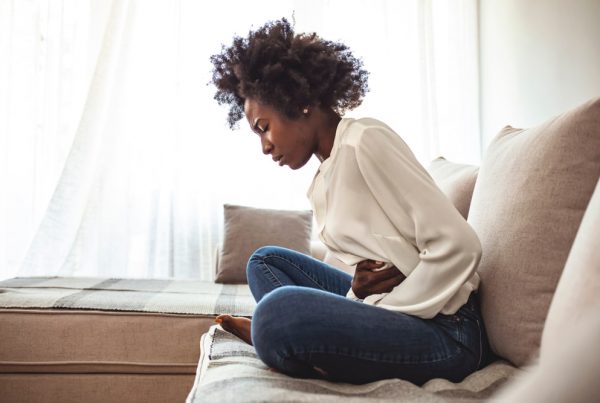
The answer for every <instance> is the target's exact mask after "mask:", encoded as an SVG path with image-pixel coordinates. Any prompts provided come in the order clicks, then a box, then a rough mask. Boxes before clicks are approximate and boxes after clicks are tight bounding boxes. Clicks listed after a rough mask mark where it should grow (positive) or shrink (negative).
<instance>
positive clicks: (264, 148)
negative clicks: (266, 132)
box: [260, 136, 273, 155]
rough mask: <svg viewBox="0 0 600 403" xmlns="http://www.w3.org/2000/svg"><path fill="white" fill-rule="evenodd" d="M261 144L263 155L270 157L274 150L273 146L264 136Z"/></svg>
mask: <svg viewBox="0 0 600 403" xmlns="http://www.w3.org/2000/svg"><path fill="white" fill-rule="evenodd" d="M260 143H261V145H262V151H263V154H265V155H268V154H270V153H271V151H272V150H273V144H271V142H270V141H269V140H267V138H266V136H263V137H262V138H261V139H260Z"/></svg>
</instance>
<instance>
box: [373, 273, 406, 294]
mask: <svg viewBox="0 0 600 403" xmlns="http://www.w3.org/2000/svg"><path fill="white" fill-rule="evenodd" d="M402 277H404V276H402ZM402 281H404V278H401V277H392V278H390V279H387V280H384V281H381V282H379V283H377V284H376V285H375V286H373V288H372V290H371V291H372V293H373V294H382V293H384V292H390V291H392V290H393V289H394V287H396V286H398V285H399V284H400V283H402Z"/></svg>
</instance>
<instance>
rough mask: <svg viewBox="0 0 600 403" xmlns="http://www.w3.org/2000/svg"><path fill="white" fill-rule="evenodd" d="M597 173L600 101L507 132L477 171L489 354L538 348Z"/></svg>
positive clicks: (522, 356) (474, 209)
mask: <svg viewBox="0 0 600 403" xmlns="http://www.w3.org/2000/svg"><path fill="white" fill-rule="evenodd" d="M599 176H600V98H599V99H594V100H591V101H589V102H587V103H585V104H583V105H581V106H579V107H578V108H575V109H573V110H571V111H568V112H566V113H564V114H562V115H560V116H558V117H556V118H554V119H551V120H549V121H548V122H545V123H543V124H541V125H539V126H537V127H533V128H531V129H515V128H512V127H510V126H507V127H505V128H504V129H503V130H502V131H501V132H500V133H499V134H498V135H497V136H496V137H495V138H494V139H493V140H492V142H491V143H490V145H489V147H488V149H487V152H486V155H485V156H484V159H483V162H482V165H481V167H480V170H479V175H478V179H477V183H476V184H475V189H474V192H473V200H472V203H471V208H470V212H469V220H468V221H469V223H470V224H471V225H472V226H473V228H474V229H475V231H476V232H477V234H478V235H479V238H480V240H481V244H482V249H483V255H482V259H481V263H480V266H479V273H480V275H481V287H480V292H481V307H482V313H483V317H484V321H485V326H486V328H487V331H488V336H489V340H490V344H491V346H492V349H493V350H494V351H495V352H496V353H497V354H499V355H500V356H502V357H504V358H507V359H509V360H510V361H512V362H513V363H515V364H516V365H523V364H525V363H526V362H528V360H530V359H532V358H533V357H535V356H536V355H537V353H538V351H539V345H540V340H541V335H542V329H543V326H544V321H545V319H546V314H547V312H548V307H549V305H550V301H551V299H552V296H553V295H554V291H555V289H556V285H557V283H558V280H559V277H560V274H561V272H562V269H563V267H564V265H565V262H566V260H567V256H568V253H569V250H570V248H571V245H572V243H573V239H574V238H575V234H576V232H577V228H578V226H579V224H580V222H581V219H582V217H583V213H584V211H585V208H586V206H587V204H588V201H589V200H590V197H591V194H592V192H593V190H594V187H595V185H596V182H597V181H598V177H599Z"/></svg>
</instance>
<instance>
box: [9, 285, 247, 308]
mask: <svg viewBox="0 0 600 403" xmlns="http://www.w3.org/2000/svg"><path fill="white" fill-rule="evenodd" d="M255 305H256V302H255V301H254V298H253V297H252V294H251V293H250V289H249V288H248V285H246V284H216V283H213V282H209V281H198V280H173V279H118V278H96V277H17V278H13V279H9V280H4V281H0V308H54V309H65V308H70V309H97V310H108V311H141V312H162V313H181V314H206V315H218V314H222V313H229V314H235V315H239V316H251V315H252V311H253V310H254V307H255Z"/></svg>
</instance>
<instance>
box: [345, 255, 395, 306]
mask: <svg viewBox="0 0 600 403" xmlns="http://www.w3.org/2000/svg"><path fill="white" fill-rule="evenodd" d="M384 264H385V263H383V262H375V261H373V260H363V261H362V262H359V263H358V264H357V265H356V270H355V272H354V277H353V278H352V292H353V294H354V295H355V296H356V297H357V298H359V299H364V298H366V297H368V296H369V295H373V294H382V293H387V292H390V291H392V290H393V289H394V287H396V286H397V285H398V284H400V283H401V282H403V281H404V279H405V278H406V276H404V274H402V272H401V271H400V270H398V269H397V268H396V267H394V266H391V267H388V268H386V269H384V270H380V271H377V270H378V269H380V268H381V267H383V266H384Z"/></svg>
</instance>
